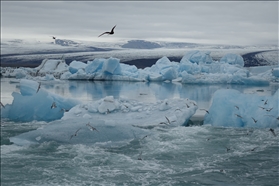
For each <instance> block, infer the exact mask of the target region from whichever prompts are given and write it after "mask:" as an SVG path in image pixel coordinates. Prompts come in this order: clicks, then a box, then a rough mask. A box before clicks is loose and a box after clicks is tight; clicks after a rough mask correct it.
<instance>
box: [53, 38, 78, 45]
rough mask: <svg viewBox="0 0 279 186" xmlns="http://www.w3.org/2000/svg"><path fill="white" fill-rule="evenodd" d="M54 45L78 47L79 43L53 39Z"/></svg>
mask: <svg viewBox="0 0 279 186" xmlns="http://www.w3.org/2000/svg"><path fill="white" fill-rule="evenodd" d="M55 44H56V45H61V46H78V45H79V43H77V42H75V41H72V40H67V39H55Z"/></svg>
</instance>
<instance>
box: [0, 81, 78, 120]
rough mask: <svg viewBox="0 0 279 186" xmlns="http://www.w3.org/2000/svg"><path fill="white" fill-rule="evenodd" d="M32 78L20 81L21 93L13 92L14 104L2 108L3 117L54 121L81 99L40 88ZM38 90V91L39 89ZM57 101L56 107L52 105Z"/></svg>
mask: <svg viewBox="0 0 279 186" xmlns="http://www.w3.org/2000/svg"><path fill="white" fill-rule="evenodd" d="M38 87H39V83H37V82H35V81H32V80H25V79H22V80H21V81H20V93H18V92H13V93H12V96H13V97H14V100H13V102H12V104H7V105H6V106H5V108H3V109H1V117H3V118H8V119H10V120H14V121H24V122H26V121H32V120H38V121H52V120H56V119H60V118H62V116H63V115H64V111H65V110H69V109H71V108H72V107H73V106H75V105H76V104H78V103H79V101H77V100H74V99H69V98H63V97H61V96H59V95H56V94H53V93H49V92H47V91H46V90H44V89H42V88H40V89H39V90H38ZM37 90H38V91H37ZM53 103H55V107H52V105H53Z"/></svg>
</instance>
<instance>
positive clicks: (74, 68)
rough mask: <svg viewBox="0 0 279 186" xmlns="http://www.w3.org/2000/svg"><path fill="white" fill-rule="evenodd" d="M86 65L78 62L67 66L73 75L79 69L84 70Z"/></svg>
mask: <svg viewBox="0 0 279 186" xmlns="http://www.w3.org/2000/svg"><path fill="white" fill-rule="evenodd" d="M86 65H87V64H85V63H83V62H80V61H72V62H71V63H70V66H69V71H70V72H71V73H72V74H74V73H76V72H77V71H78V70H79V69H84V68H85V67H86Z"/></svg>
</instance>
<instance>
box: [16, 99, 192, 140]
mask: <svg viewBox="0 0 279 186" xmlns="http://www.w3.org/2000/svg"><path fill="white" fill-rule="evenodd" d="M187 105H190V106H189V107H187ZM107 109H111V110H110V111H109V112H107V113H104V112H106V111H107ZM196 110H197V106H195V105H193V104H191V101H190V100H188V99H168V100H164V101H158V102H156V103H142V102H137V101H134V100H128V99H124V98H120V99H114V98H113V97H112V96H107V97H105V98H103V99H100V100H97V101H94V102H89V103H86V104H79V105H76V106H75V107H73V108H72V109H71V110H70V111H69V112H66V113H65V115H64V116H63V118H62V119H61V120H56V121H53V122H51V124H49V125H47V126H44V127H43V128H42V129H40V130H35V131H31V132H27V133H24V134H21V135H18V136H16V137H12V138H11V139H10V140H11V141H12V142H14V143H16V144H19V145H23V144H27V143H28V144H32V143H42V142H45V141H56V142H58V143H82V144H92V143H97V142H108V141H113V142H115V141H122V140H131V139H134V138H142V137H143V136H145V135H146V134H147V133H150V132H151V131H150V130H146V129H151V128H154V127H176V126H180V125H184V124H186V123H187V122H188V120H189V118H190V117H191V116H193V115H194V114H195V112H196ZM88 123H89V125H87V124H88ZM92 127H94V128H96V129H97V131H96V130H94V129H93V128H92ZM90 129H92V130H90ZM144 129H145V130H144ZM74 134H77V135H74ZM38 139H39V140H38Z"/></svg>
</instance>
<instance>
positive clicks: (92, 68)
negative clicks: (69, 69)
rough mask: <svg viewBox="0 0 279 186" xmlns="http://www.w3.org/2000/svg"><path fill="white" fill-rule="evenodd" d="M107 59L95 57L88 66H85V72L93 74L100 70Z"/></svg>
mask: <svg viewBox="0 0 279 186" xmlns="http://www.w3.org/2000/svg"><path fill="white" fill-rule="evenodd" d="M105 61H106V59H103V58H100V59H97V58H96V59H94V60H93V61H88V62H87V64H88V65H87V66H86V67H85V72H86V73H87V74H92V73H95V72H97V71H100V70H101V69H102V67H103V64H104V62H105Z"/></svg>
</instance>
